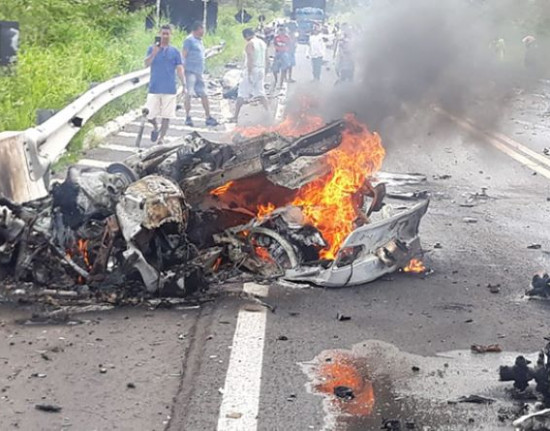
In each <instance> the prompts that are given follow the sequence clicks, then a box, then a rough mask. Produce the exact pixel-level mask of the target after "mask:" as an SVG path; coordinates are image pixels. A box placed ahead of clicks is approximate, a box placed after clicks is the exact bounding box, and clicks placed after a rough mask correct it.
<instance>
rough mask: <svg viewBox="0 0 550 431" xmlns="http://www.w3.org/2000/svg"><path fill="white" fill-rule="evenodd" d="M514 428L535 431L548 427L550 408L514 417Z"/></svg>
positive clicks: (549, 425)
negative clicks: (517, 417)
mask: <svg viewBox="0 0 550 431" xmlns="http://www.w3.org/2000/svg"><path fill="white" fill-rule="evenodd" d="M513 425H514V427H515V428H516V430H522V431H535V430H542V431H544V430H548V429H550V409H543V410H540V411H537V412H534V413H529V414H527V415H525V416H522V417H520V418H519V419H516V420H515V421H514V422H513Z"/></svg>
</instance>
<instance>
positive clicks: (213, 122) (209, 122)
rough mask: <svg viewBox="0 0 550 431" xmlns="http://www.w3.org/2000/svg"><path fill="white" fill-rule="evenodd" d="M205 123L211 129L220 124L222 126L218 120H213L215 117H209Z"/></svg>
mask: <svg viewBox="0 0 550 431" xmlns="http://www.w3.org/2000/svg"><path fill="white" fill-rule="evenodd" d="M205 123H206V125H207V126H209V127H215V126H217V125H218V124H220V123H218V120H216V119H215V118H213V117H208V118H207V119H206V122H205Z"/></svg>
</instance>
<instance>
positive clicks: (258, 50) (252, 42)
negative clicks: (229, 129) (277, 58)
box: [232, 28, 269, 122]
mask: <svg viewBox="0 0 550 431" xmlns="http://www.w3.org/2000/svg"><path fill="white" fill-rule="evenodd" d="M243 37H244V39H245V40H246V46H245V67H244V70H243V75H242V79H241V82H240V84H239V95H238V98H237V107H236V110H235V116H234V117H233V119H232V121H234V122H237V121H238V119H239V114H240V112H241V108H242V106H243V104H244V102H245V101H246V100H251V99H258V100H259V101H260V102H261V104H262V105H263V107H264V108H265V110H266V111H269V103H268V101H267V98H266V95H265V88H264V83H265V73H266V65H267V55H266V52H267V46H266V44H265V42H264V41H263V40H261V39H260V38H258V37H256V35H255V33H254V31H253V30H252V29H249V28H247V29H245V30H243Z"/></svg>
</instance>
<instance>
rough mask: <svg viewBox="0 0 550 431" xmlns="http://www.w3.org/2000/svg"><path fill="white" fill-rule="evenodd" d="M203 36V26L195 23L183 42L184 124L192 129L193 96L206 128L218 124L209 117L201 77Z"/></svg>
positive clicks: (208, 106)
mask: <svg viewBox="0 0 550 431" xmlns="http://www.w3.org/2000/svg"><path fill="white" fill-rule="evenodd" d="M203 36H204V26H203V24H202V23H201V22H196V23H194V24H193V26H192V27H191V34H190V35H189V36H188V37H187V39H185V41H184V42H183V52H182V54H183V67H184V69H185V81H186V82H187V95H186V98H185V112H186V114H187V117H186V119H185V124H186V125H187V126H190V127H193V120H192V119H191V97H192V96H193V95H195V96H197V97H200V98H201V101H202V106H203V108H204V114H205V116H206V125H207V126H217V125H218V122H217V121H216V120H215V119H214V118H212V116H211V115H210V104H209V103H208V96H207V95H206V89H205V85H204V79H203V77H202V75H203V73H204V63H205V60H206V58H205V53H204V45H203V43H202V37H203Z"/></svg>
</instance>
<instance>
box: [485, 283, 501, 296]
mask: <svg viewBox="0 0 550 431" xmlns="http://www.w3.org/2000/svg"><path fill="white" fill-rule="evenodd" d="M500 287H501V286H500V284H491V283H489V284H488V285H487V289H489V292H491V293H493V294H497V293H500Z"/></svg>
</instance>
